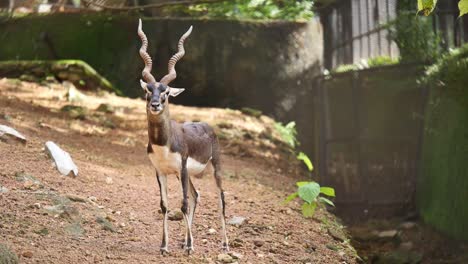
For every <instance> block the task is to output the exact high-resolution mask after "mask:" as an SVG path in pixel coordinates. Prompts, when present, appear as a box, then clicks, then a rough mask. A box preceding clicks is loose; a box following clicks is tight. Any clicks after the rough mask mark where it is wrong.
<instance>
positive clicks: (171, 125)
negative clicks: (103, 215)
mask: <svg viewBox="0 0 468 264" xmlns="http://www.w3.org/2000/svg"><path fill="white" fill-rule="evenodd" d="M191 32H192V27H190V28H189V30H188V31H187V32H185V34H184V35H182V37H181V38H180V40H179V44H178V49H179V50H178V52H177V53H176V54H174V55H173V56H172V57H171V59H170V60H169V63H168V70H169V73H168V74H167V75H166V76H164V77H163V78H162V79H161V81H159V82H157V81H156V79H155V78H154V77H153V75H152V74H151V68H152V61H151V57H150V56H149V54H148V53H147V51H146V49H147V48H148V39H147V37H146V35H145V33H144V32H143V30H142V25H141V19H140V20H139V24H138V35H139V36H140V38H141V41H142V45H141V48H140V56H141V58H142V59H143V61H144V63H145V68H144V69H143V72H142V76H143V79H144V80H145V81H146V82H144V81H142V80H140V83H141V88H143V90H144V91H145V92H146V113H147V117H148V138H149V142H148V149H147V152H148V156H149V159H150V160H151V163H152V164H153V166H154V168H155V169H156V177H157V180H158V184H159V188H160V193H161V211H162V213H163V214H164V220H163V237H162V243H161V254H166V253H168V242H169V241H168V231H167V214H168V211H167V206H168V202H167V176H168V175H174V174H175V175H177V177H178V178H180V180H181V182H182V193H183V199H182V208H181V210H182V213H183V215H184V220H185V227H186V233H185V242H184V245H183V247H184V249H185V251H186V253H187V254H190V253H192V252H193V236H192V229H191V226H192V223H193V217H194V213H195V208H196V207H197V200H198V192H197V190H196V189H195V187H194V186H193V183H192V181H191V180H190V176H192V175H197V174H199V173H201V172H202V171H203V170H204V169H205V167H206V165H207V164H208V162H210V161H211V164H212V165H213V168H214V177H215V180H216V185H217V187H218V190H219V202H220V211H221V225H222V247H223V249H224V250H229V247H228V239H227V235H226V224H225V203H224V192H223V187H222V185H221V175H220V169H221V167H220V166H221V164H220V150H219V144H218V139H217V137H216V134H215V133H214V131H213V129H212V128H211V127H210V126H209V125H208V124H206V123H198V122H197V123H191V122H186V123H183V124H180V123H177V122H175V121H174V120H171V119H170V114H169V96H177V95H179V94H180V93H181V92H183V91H184V89H182V88H173V87H170V86H169V83H170V82H171V81H173V80H174V79H175V78H176V76H177V74H176V70H175V65H176V63H177V61H179V60H180V59H181V58H182V57H183V56H184V54H185V50H184V41H185V39H186V38H187V37H188V36H189V35H190V33H191Z"/></svg>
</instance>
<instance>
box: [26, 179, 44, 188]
mask: <svg viewBox="0 0 468 264" xmlns="http://www.w3.org/2000/svg"><path fill="white" fill-rule="evenodd" d="M23 188H24V189H26V190H32V191H36V190H38V189H39V188H41V186H40V185H39V184H36V183H35V182H33V181H31V180H26V181H25V182H24V183H23Z"/></svg>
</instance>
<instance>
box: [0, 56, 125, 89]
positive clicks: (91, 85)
mask: <svg viewBox="0 0 468 264" xmlns="http://www.w3.org/2000/svg"><path fill="white" fill-rule="evenodd" d="M0 76H5V77H9V78H20V79H21V80H26V81H31V82H39V81H41V80H44V81H47V80H52V79H55V80H59V81H69V82H71V83H73V84H74V85H75V86H76V87H78V88H80V89H84V90H106V91H113V92H116V93H117V94H120V92H119V91H118V90H116V89H115V88H114V87H113V86H112V84H111V83H110V82H109V81H108V80H107V79H106V78H104V77H103V76H101V75H100V74H99V73H97V72H96V70H94V69H93V67H91V66H90V65H89V64H87V63H86V62H84V61H80V60H55V61H49V60H47V61H45V60H14V61H0Z"/></svg>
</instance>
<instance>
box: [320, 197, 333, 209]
mask: <svg viewBox="0 0 468 264" xmlns="http://www.w3.org/2000/svg"><path fill="white" fill-rule="evenodd" d="M318 199H319V201H320V202H322V203H326V204H328V205H331V206H333V207H335V204H334V203H333V202H332V201H330V200H328V199H327V198H325V197H319V198H318Z"/></svg>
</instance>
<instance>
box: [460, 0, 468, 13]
mask: <svg viewBox="0 0 468 264" xmlns="http://www.w3.org/2000/svg"><path fill="white" fill-rule="evenodd" d="M458 9H460V16H463V15H465V14H467V13H468V0H460V2H458Z"/></svg>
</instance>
